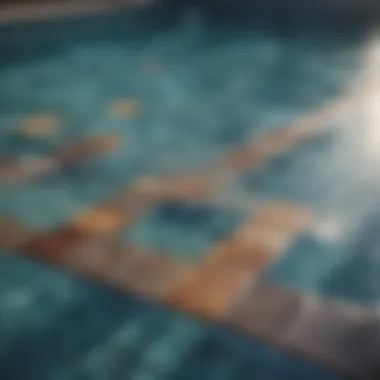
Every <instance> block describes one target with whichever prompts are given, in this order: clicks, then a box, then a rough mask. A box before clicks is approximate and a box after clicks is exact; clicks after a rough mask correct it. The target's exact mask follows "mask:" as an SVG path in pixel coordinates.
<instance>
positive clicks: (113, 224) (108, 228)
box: [70, 206, 124, 234]
mask: <svg viewBox="0 0 380 380" xmlns="http://www.w3.org/2000/svg"><path fill="white" fill-rule="evenodd" d="M123 220H124V216H123V214H122V213H120V212H119V211H118V210H116V209H111V208H108V207H104V206H95V207H93V208H91V209H88V210H86V211H83V212H82V213H78V214H77V215H75V216H74V218H73V219H72V220H71V221H70V225H72V226H73V227H74V228H76V229H78V230H80V231H83V232H85V233H91V234H107V233H110V232H114V231H115V230H117V229H118V228H120V226H121V225H122V224H123Z"/></svg>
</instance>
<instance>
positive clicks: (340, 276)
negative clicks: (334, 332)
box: [321, 210, 380, 307]
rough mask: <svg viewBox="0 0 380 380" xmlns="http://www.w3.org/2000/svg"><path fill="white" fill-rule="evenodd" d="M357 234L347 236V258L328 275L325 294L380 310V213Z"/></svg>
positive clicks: (371, 218)
mask: <svg viewBox="0 0 380 380" xmlns="http://www.w3.org/2000/svg"><path fill="white" fill-rule="evenodd" d="M371 214H372V215H369V216H367V217H366V219H365V221H364V222H363V223H362V226H361V228H360V229H359V230H357V231H356V234H352V235H351V236H349V237H347V239H349V240H348V244H346V246H345V255H344V257H343V260H341V261H340V262H339V265H337V266H335V267H334V268H333V270H331V271H330V272H326V276H325V278H324V281H323V284H322V289H321V290H322V293H323V295H324V296H326V297H334V298H337V299H341V300H346V301H348V302H355V303H358V304H361V305H363V306H372V307H377V305H378V304H379V301H380V278H379V271H380V253H379V243H380V235H379V234H380V217H379V215H378V213H377V210H375V211H371Z"/></svg>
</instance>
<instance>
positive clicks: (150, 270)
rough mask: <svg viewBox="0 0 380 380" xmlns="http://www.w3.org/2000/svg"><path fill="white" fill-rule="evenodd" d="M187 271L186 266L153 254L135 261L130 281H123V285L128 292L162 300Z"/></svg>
mask: <svg viewBox="0 0 380 380" xmlns="http://www.w3.org/2000/svg"><path fill="white" fill-rule="evenodd" d="M188 271H189V268H188V267H187V266H186V265H184V264H182V263H180V262H177V261H174V260H169V259H167V258H165V257H162V256H160V255H158V254H157V253H153V254H150V255H146V256H145V257H144V258H143V259H141V260H139V261H137V260H136V263H135V265H133V274H132V276H131V279H129V280H127V281H126V282H124V281H123V284H124V286H125V285H126V289H127V290H129V291H133V292H136V293H138V294H141V295H143V296H146V297H149V298H151V299H153V300H155V301H158V300H164V299H165V298H166V297H167V296H168V294H170V293H171V292H172V291H173V290H174V289H175V288H176V287H177V286H178V285H179V284H180V283H181V282H182V281H183V278H184V277H185V276H186V275H187V272H188Z"/></svg>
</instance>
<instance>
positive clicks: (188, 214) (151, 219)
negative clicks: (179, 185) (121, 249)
mask: <svg viewBox="0 0 380 380" xmlns="http://www.w3.org/2000/svg"><path fill="white" fill-rule="evenodd" d="M243 220H244V215H242V214H241V213H238V212H233V211H230V210H224V209H223V208H220V207H217V206H213V205H212V204H208V203H205V202H187V201H181V200H172V201H166V202H163V203H160V204H158V205H157V206H155V207H154V208H153V210H152V211H148V212H147V213H145V214H144V215H143V216H142V217H140V218H139V219H137V220H136V222H134V223H132V225H130V227H129V228H127V229H126V230H125V232H123V233H122V237H123V239H125V240H126V241H130V242H133V243H136V244H137V243H138V244H139V245H141V246H142V247H146V248H150V249H154V250H157V251H160V252H165V253H167V254H168V255H169V256H173V257H176V258H182V259H183V260H188V261H194V260H197V259H199V258H201V257H202V256H203V255H204V253H205V251H206V250H208V248H209V247H210V246H211V245H212V244H213V243H214V242H216V241H218V240H220V239H223V237H224V236H226V235H228V234H229V233H231V232H233V231H234V229H235V228H236V227H237V226H238V225H239V224H240V223H241V222H242V221H243Z"/></svg>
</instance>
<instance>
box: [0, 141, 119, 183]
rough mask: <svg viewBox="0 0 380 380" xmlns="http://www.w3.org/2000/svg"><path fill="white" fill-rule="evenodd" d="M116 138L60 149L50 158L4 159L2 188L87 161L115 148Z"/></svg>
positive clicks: (1, 169)
mask: <svg viewBox="0 0 380 380" xmlns="http://www.w3.org/2000/svg"><path fill="white" fill-rule="evenodd" d="M116 143H117V138H116V136H113V135H109V134H103V135H98V136H91V137H89V138H87V139H84V140H83V141H80V142H78V143H75V144H72V145H69V146H67V147H63V148H59V149H57V150H56V151H54V152H52V153H51V154H50V155H49V156H43V157H33V158H30V157H28V158H5V157H4V158H2V160H1V162H0V186H5V185H13V184H19V183H20V182H26V181H30V180H35V179H37V178H39V177H42V176H44V175H47V174H50V173H52V172H55V171H57V170H59V169H60V168H61V167H62V166H64V165H69V164H73V163H75V162H78V161H81V160H85V159H87V158H89V157H92V156H95V155H98V154H102V153H105V152H107V151H109V150H112V149H114V148H115V146H116Z"/></svg>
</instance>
